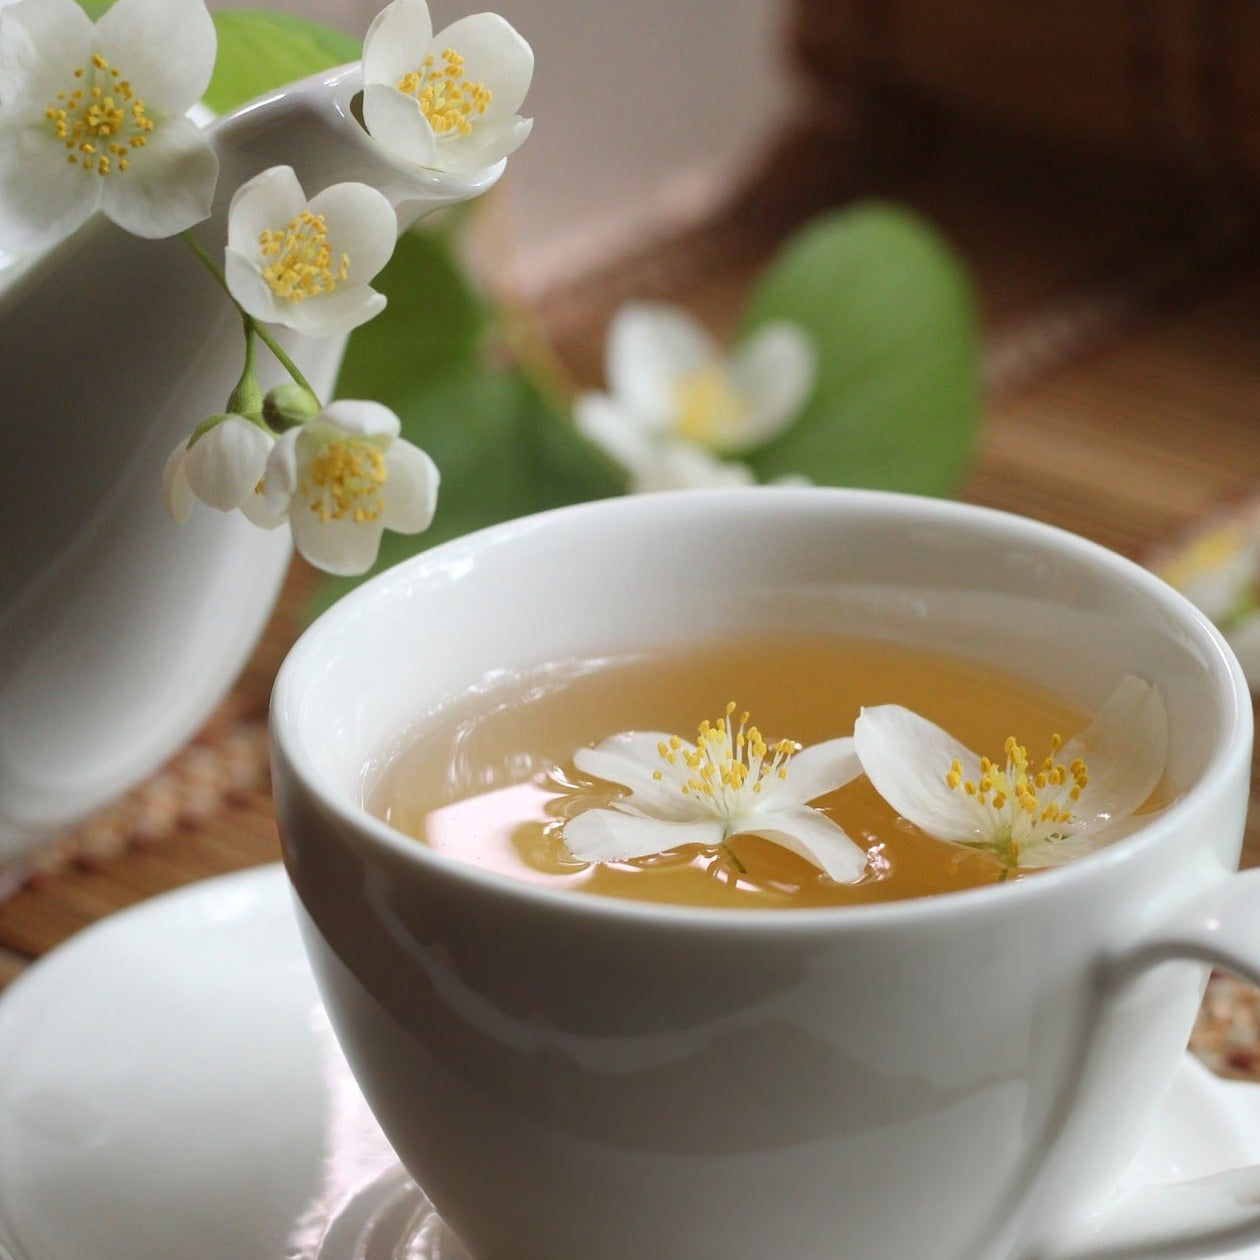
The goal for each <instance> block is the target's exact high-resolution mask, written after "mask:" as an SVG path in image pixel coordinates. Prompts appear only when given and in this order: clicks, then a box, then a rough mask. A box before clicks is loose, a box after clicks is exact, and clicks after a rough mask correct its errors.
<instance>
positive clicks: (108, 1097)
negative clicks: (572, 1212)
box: [0, 867, 1260, 1260]
mask: <svg viewBox="0 0 1260 1260" xmlns="http://www.w3.org/2000/svg"><path fill="white" fill-rule="evenodd" d="M1248 1159H1260V1089H1257V1088H1256V1087H1255V1086H1252V1085H1240V1084H1233V1083H1227V1082H1224V1081H1221V1080H1218V1079H1217V1078H1215V1077H1213V1076H1212V1075H1210V1074H1209V1073H1208V1072H1207V1071H1206V1070H1205V1069H1204V1068H1203V1067H1202V1066H1201V1065H1200V1064H1199V1063H1198V1062H1197V1061H1195V1060H1192V1059H1189V1058H1186V1059H1184V1060H1183V1061H1182V1063H1181V1065H1180V1067H1179V1068H1178V1071H1177V1076H1176V1080H1175V1081H1174V1084H1173V1088H1172V1091H1171V1093H1170V1094H1169V1097H1168V1098H1167V1099H1166V1101H1165V1103H1164V1105H1163V1106H1162V1107H1161V1109H1160V1112H1159V1115H1158V1116H1157V1117H1156V1120H1155V1123H1154V1125H1153V1127H1152V1130H1151V1132H1150V1134H1149V1135H1148V1137H1147V1140H1146V1142H1145V1143H1144V1144H1143V1146H1142V1149H1141V1151H1140V1152H1139V1153H1138V1155H1137V1157H1136V1158H1135V1159H1134V1161H1133V1163H1132V1164H1131V1165H1130V1166H1129V1168H1128V1170H1127V1171H1126V1173H1125V1176H1124V1181H1125V1183H1126V1185H1127V1186H1132V1187H1140V1186H1159V1185H1160V1184H1161V1183H1164V1182H1167V1181H1170V1180H1172V1179H1174V1178H1176V1177H1178V1176H1192V1177H1200V1176H1205V1175H1208V1174H1211V1173H1214V1172H1216V1171H1218V1170H1219V1169H1221V1168H1224V1167H1228V1166H1229V1165H1230V1164H1231V1163H1238V1162H1241V1161H1243V1160H1248ZM193 1253H195V1254H196V1255H197V1257H198V1260H398V1258H399V1257H402V1256H405V1257H406V1260H467V1253H466V1252H465V1251H463V1250H462V1249H460V1247H459V1244H458V1242H456V1240H455V1239H453V1238H452V1237H451V1235H450V1234H449V1232H448V1231H446V1230H445V1229H444V1228H443V1227H442V1226H441V1225H440V1223H439V1222H438V1221H437V1220H436V1218H435V1217H434V1215H433V1212H432V1209H431V1207H430V1206H429V1204H428V1201H427V1200H426V1199H425V1197H424V1195H423V1194H422V1193H421V1191H420V1190H419V1189H418V1187H417V1186H416V1185H415V1183H414V1182H412V1181H411V1180H410V1179H409V1178H408V1177H407V1175H406V1174H405V1173H404V1172H403V1170H402V1168H401V1166H400V1165H399V1164H398V1162H397V1160H396V1158H395V1156H394V1154H393V1151H392V1150H391V1149H390V1148H389V1145H388V1143H387V1142H386V1141H385V1138H384V1136H383V1135H382V1133H381V1131H380V1129H379V1128H378V1127H377V1126H376V1124H375V1123H374V1122H373V1120H372V1117H371V1113H370V1112H369V1111H368V1109H367V1105H366V1103H364V1101H363V1098H362V1096H361V1095H360V1094H359V1092H358V1090H357V1089H356V1088H355V1085H354V1081H353V1079H352V1078H351V1076H350V1073H349V1069H348V1068H347V1067H346V1064H345V1061H344V1059H343V1058H342V1057H341V1053H340V1051H339V1050H338V1048H337V1043H336V1041H335V1040H334V1038H333V1036H332V1033H331V1030H330V1029H329V1027H328V1023H327V1020H326V1019H325V1017H324V1014H323V1011H322V1009H321V1007H320V1004H319V999H318V996H317V995H316V993H315V988H314V983H313V981H312V980H311V976H310V970H309V968H308V967H307V965H306V960H305V957H304V956H303V953H302V947H301V944H300V942H299V939H298V934H297V930H296V926H295V924H294V921H293V914H292V910H291V907H290V899H289V891H288V888H287V881H286V880H285V878H284V875H283V872H282V871H281V870H280V869H279V868H278V867H271V868H266V869H263V870H259V871H249V872H246V873H243V874H240V875H232V876H227V877H223V878H219V879H214V880H208V881H206V882H205V883H204V884H201V885H198V886H196V887H193V888H189V889H186V890H182V891H180V892H177V893H172V894H169V895H167V896H164V897H158V898H155V899H154V900H152V901H150V902H147V903H145V904H144V905H142V906H139V907H137V908H136V909H134V910H131V911H127V912H124V913H122V914H118V915H114V916H112V917H111V918H110V919H108V920H107V921H105V922H104V923H102V924H100V925H99V926H97V927H95V928H92V929H90V930H88V931H87V932H84V933H82V934H81V935H80V936H78V937H77V938H75V939H74V940H73V941H71V942H70V943H69V944H67V945H66V946H64V947H62V948H61V949H59V950H57V951H55V952H54V953H53V954H52V955H50V956H49V957H48V958H46V959H45V960H43V961H42V962H41V963H40V964H39V965H38V966H36V967H34V968H32V969H31V970H30V972H28V973H27V975H26V976H24V977H23V978H22V980H21V981H20V982H19V983H17V984H15V985H14V986H13V987H12V988H11V989H10V990H9V991H7V992H6V993H5V994H4V995H3V997H0V1255H3V1256H5V1257H6V1260H115V1258H117V1260H172V1258H173V1257H178V1256H186V1255H189V1254H193ZM1229 1254H1230V1256H1231V1258H1232V1260H1260V1250H1257V1249H1249V1250H1246V1251H1236V1252H1231V1253H1229ZM560 1260H563V1258H560ZM642 1260H649V1257H646V1256H644V1257H642ZM1139 1260H1146V1257H1140V1258H1139Z"/></svg>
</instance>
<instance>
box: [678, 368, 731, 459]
mask: <svg viewBox="0 0 1260 1260" xmlns="http://www.w3.org/2000/svg"><path fill="white" fill-rule="evenodd" d="M747 417H748V404H747V403H746V402H745V401H744V399H743V397H742V396H741V395H740V394H738V393H737V392H736V391H735V390H734V389H732V388H731V383H730V381H729V380H728V379H727V375H726V373H725V372H724V371H723V370H722V368H721V367H720V366H718V365H716V364H715V365H713V366H711V367H707V368H701V369H700V370H699V371H696V372H691V373H689V374H688V375H686V376H683V377H680V378H679V379H678V380H677V381H676V382H675V383H674V428H675V431H676V432H677V434H678V436H679V437H680V438H682V439H683V440H684V441H687V442H692V443H694V444H695V445H697V446H708V447H721V446H723V445H726V444H727V443H729V442H730V440H731V439H732V437H733V436H734V435H735V434H736V433H737V432H738V430H739V429H740V428H742V427H743V425H744V423H745V422H746V420H747Z"/></svg>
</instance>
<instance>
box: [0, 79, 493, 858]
mask: <svg viewBox="0 0 1260 1260" xmlns="http://www.w3.org/2000/svg"><path fill="white" fill-rule="evenodd" d="M359 80H360V75H359V69H358V67H357V65H356V66H352V67H347V68H345V69H342V70H339V71H336V72H333V73H331V74H328V75H324V76H321V77H319V78H316V79H312V80H309V81H306V82H304V83H301V84H298V85H296V86H294V87H293V88H291V89H288V90H286V91H284V92H279V93H276V94H275V95H273V96H270V97H267V98H266V99H263V100H260V101H258V102H255V103H254V104H252V105H250V106H248V107H246V108H245V109H242V110H241V111H239V112H238V113H237V114H234V115H232V116H231V117H229V118H225V119H223V120H222V121H220V122H218V123H216V124H215V125H214V126H213V129H212V134H213V137H214V144H215V148H216V150H217V152H218V154H219V159H220V163H221V167H220V176H219V183H218V192H217V196H216V202H215V211H214V215H213V217H212V218H211V219H210V220H208V221H207V222H206V223H204V224H202V225H200V226H199V227H198V228H197V229H196V235H197V236H198V237H199V239H200V240H201V241H202V243H203V244H204V245H205V246H206V247H207V248H208V249H209V250H210V251H211V252H212V253H218V252H219V251H221V249H222V245H223V241H224V237H225V234H226V209H227V204H228V202H229V200H230V199H231V196H232V194H233V192H234V191H235V190H236V189H237V188H238V187H239V186H240V185H241V184H242V183H243V182H244V181H245V180H246V179H248V178H249V177H251V176H252V175H254V174H256V173H257V172H258V171H259V170H262V169H264V168H265V167H268V166H271V165H274V164H278V163H286V164H288V165H291V166H292V167H294V169H295V170H296V171H297V173H298V177H299V179H300V180H301V181H302V182H303V184H304V187H305V189H306V191H307V193H308V195H310V194H313V193H314V192H315V191H318V190H319V189H320V188H322V187H325V186H326V185H328V184H331V183H335V182H338V181H341V180H346V179H355V180H362V181H364V182H366V183H370V184H373V185H375V186H377V187H378V188H380V189H381V190H382V191H383V192H384V193H385V194H386V195H387V196H389V197H390V199H391V200H392V201H393V202H394V204H395V206H396V207H397V210H398V215H399V222H400V226H405V225H406V224H407V223H409V222H411V221H412V220H413V219H415V218H416V217H417V216H418V215H420V214H422V213H424V212H426V211H428V210H432V209H435V208H437V207H439V206H443V205H449V204H451V203H453V202H457V201H463V200H465V199H467V198H469V197H472V196H474V195H476V194H477V193H479V192H481V191H483V190H484V189H485V188H486V187H488V186H489V185H490V184H492V183H493V182H494V181H495V180H496V179H497V178H498V176H499V174H500V173H501V171H502V169H503V164H502V163H500V164H499V165H498V166H496V167H493V168H490V169H489V170H487V171H484V172H481V173H480V174H479V175H477V176H475V177H468V176H460V177H455V178H451V177H444V176H440V175H437V174H435V173H431V172H422V171H418V170H416V169H415V168H411V169H405V168H403V167H400V166H399V165H398V164H397V163H395V162H393V161H392V160H390V159H389V158H387V157H385V156H384V155H383V154H381V153H380V152H379V151H378V150H377V148H376V147H375V146H374V145H373V143H372V141H371V139H370V138H369V137H368V136H367V135H366V133H365V132H364V131H363V130H362V128H361V127H360V126H359V124H358V123H357V122H356V121H355V119H354V117H353V114H352V111H351V103H352V101H353V98H354V96H355V94H356V93H357V92H358V90H359ZM15 271H16V274H15V275H13V276H12V278H11V279H10V280H9V282H8V284H7V287H6V288H5V290H4V292H3V293H0V380H2V381H3V382H4V407H3V417H4V419H3V422H2V423H3V431H4V448H5V458H4V459H3V461H0V864H3V863H4V862H5V861H6V860H7V859H11V858H12V857H14V856H16V855H18V854H20V853H22V852H24V851H25V850H27V849H29V848H30V847H32V846H33V845H36V844H38V843H39V842H40V841H41V840H43V839H45V838H46V837H47V836H48V835H50V834H51V833H53V832H54V831H56V830H58V829H60V828H63V827H66V826H68V825H69V824H71V823H73V822H74V821H76V820H78V819H79V818H81V817H82V816H84V815H86V814H87V813H89V812H90V811H92V810H94V809H96V808H99V807H100V806H101V805H102V804H103V803H105V802H106V801H108V800H109V799H110V798H111V797H113V796H116V795H118V794H119V793H121V792H122V791H124V790H125V789H126V788H128V787H130V786H131V785H132V784H133V783H135V782H137V781H139V780H141V779H142V778H144V777H145V776H146V775H148V774H149V773H151V772H152V771H153V770H154V769H155V768H156V767H157V766H158V765H159V764H160V763H161V762H162V761H163V760H164V759H165V758H167V757H168V756H170V755H171V754H172V753H173V752H174V751H175V750H176V749H177V748H178V747H179V746H180V745H181V744H182V743H183V742H184V741H185V740H186V739H187V738H188V737H189V736H190V735H191V734H192V733H193V732H194V731H195V730H196V729H197V728H198V727H199V726H200V725H201V723H203V722H204V721H205V719H206V718H207V717H208V716H209V714H210V712H211V711H212V709H213V708H214V706H215V705H216V704H217V703H218V702H219V701H220V700H221V699H222V697H223V695H224V694H225V693H226V692H227V691H228V689H229V688H230V687H231V685H232V683H233V682H234V680H235V679H236V676H237V674H238V673H239V671H240V669H241V667H242V666H243V665H244V663H245V661H246V660H247V659H248V657H249V654H250V652H251V650H252V649H253V646H254V643H255V641H256V639H257V637H258V635H259V634H260V632H261V631H262V628H263V626H264V624H265V623H266V620H267V617H268V615H269V614H270V612H271V609H272V606H273V604H274V601H275V597H276V594H277V591H278V588H279V585H280V581H281V579H282V577H283V575H284V572H285V570H286V567H287V565H288V561H289V556H290V544H289V540H288V531H287V530H284V529H282V530H277V531H275V532H274V533H270V534H264V533H262V532H261V531H259V530H256V529H254V528H253V527H252V526H250V525H249V524H247V523H246V522H245V521H244V520H243V519H242V518H241V517H240V515H239V514H236V513H234V514H232V515H231V516H227V515H223V514H221V513H217V512H213V511H210V510H208V509H201V508H199V509H198V510H197V511H196V512H194V514H193V518H192V519H191V520H190V521H188V523H187V524H185V525H183V526H179V525H176V524H175V523H174V522H173V521H172V520H170V518H169V517H168V516H167V515H166V513H165V511H164V509H163V506H162V500H161V481H162V468H163V465H164V463H165V461H166V457H167V455H168V454H169V453H170V451H171V450H172V449H173V447H174V446H175V444H176V442H177V441H179V440H180V438H181V437H186V436H187V435H188V434H189V433H190V432H191V431H192V429H193V427H194V426H195V425H197V424H198V423H199V422H200V421H201V420H202V419H204V418H205V417H206V416H209V415H212V414H214V413H216V412H220V411H222V410H223V409H224V405H225V403H226V401H227V397H228V395H229V393H230V392H231V390H232V388H233V386H234V385H235V383H236V381H237V379H238V377H239V375H240V371H241V365H242V358H241V355H242V347H243V342H242V337H241V328H240V320H239V317H238V316H237V315H236V314H235V312H234V310H233V308H232V306H231V304H230V302H229V301H228V299H227V297H226V295H225V294H224V293H223V292H222V291H221V290H220V289H219V288H218V287H217V286H216V285H215V283H214V282H213V281H212V280H211V279H210V277H209V276H208V275H207V273H206V272H205V271H204V270H203V268H202V266H201V264H200V263H199V262H198V261H197V260H196V258H195V257H194V256H193V254H192V252H191V251H190V250H189V249H188V248H187V246H186V245H185V244H184V243H183V242H182V241H179V240H178V239H176V240H170V241H143V240H139V239H137V238H134V237H131V236H128V235H127V234H126V233H124V232H122V231H120V230H118V229H116V228H115V227H114V226H113V225H112V224H110V223H108V222H106V221H104V220H99V221H94V222H92V223H90V224H89V225H88V226H86V227H85V228H84V229H83V230H82V231H80V232H79V233H78V234H76V235H75V236H74V237H72V238H71V239H70V240H69V241H67V242H65V243H64V244H63V245H61V246H60V247H58V248H57V249H55V250H54V251H52V252H51V253H50V254H48V255H46V256H45V257H43V258H42V259H40V260H38V261H37V262H34V263H32V264H31V265H29V266H26V267H23V268H16V269H15ZM284 340H285V343H286V345H287V347H288V348H289V350H290V351H291V353H292V355H293V357H294V359H295V360H296V361H297V362H298V364H299V365H300V366H301V367H302V369H303V371H304V372H305V373H306V374H307V376H308V378H309V379H310V381H311V383H312V384H313V385H314V387H315V388H316V390H317V391H319V392H320V394H321V396H322V397H327V395H328V392H329V390H330V389H331V387H332V384H333V381H334V379H335V376H336V371H337V367H338V364H339V362H340V358H341V353H342V349H343V345H344V341H343V339H328V340H320V341H316V340H311V339H305V338H298V337H286V338H284ZM259 367H260V377H261V379H262V380H263V384H264V388H266V387H267V386H269V385H270V384H274V383H277V382H278V381H279V380H281V379H282V377H281V375H280V374H279V372H277V371H273V369H272V367H271V364H270V362H269V360H268V356H267V354H266V352H265V351H264V352H260V354H259Z"/></svg>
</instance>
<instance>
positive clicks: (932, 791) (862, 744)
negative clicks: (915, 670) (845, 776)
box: [853, 704, 990, 843]
mask: <svg viewBox="0 0 1260 1260" xmlns="http://www.w3.org/2000/svg"><path fill="white" fill-rule="evenodd" d="M853 743H854V747H855V748H856V750H857V755H858V759H859V760H860V761H861V763H862V769H863V770H864V771H865V772H866V776H867V778H869V779H870V781H871V783H872V784H873V785H874V788H875V790H876V791H877V792H878V793H879V794H880V796H882V797H883V798H884V800H886V801H887V802H888V803H889V805H891V806H892V807H893V809H895V810H896V811H897V813H899V814H900V815H901V816H902V817H903V818H906V819H908V820H909V821H910V822H912V823H914V825H915V826H916V827H918V828H920V829H921V830H923V831H926V832H927V833H928V834H929V835H933V836H937V837H939V838H940V839H942V840H956V841H960V842H962V843H975V842H976V841H977V840H983V839H985V838H986V833H987V832H988V831H989V830H990V828H989V827H988V825H987V822H986V816H985V814H984V812H983V811H982V810H981V809H980V808H979V807H977V806H975V805H974V803H973V802H972V801H971V800H970V798H968V797H967V796H966V795H965V793H962V792H956V791H953V790H952V789H951V788H950V787H949V785H948V784H947V783H946V782H945V776H946V774H948V773H949V768H950V765H951V764H952V763H953V762H954V761H955V760H957V761H959V762H960V763H961V764H962V767H963V775H964V777H965V778H970V779H973V780H974V779H976V778H978V777H979V764H980V763H979V758H978V757H977V756H976V754H975V753H973V752H971V751H970V750H969V749H967V748H965V747H964V746H963V745H962V744H960V743H959V742H958V741H957V740H956V739H954V737H953V736H952V735H950V734H948V733H947V732H946V731H943V730H942V729H941V728H940V727H939V726H937V725H936V724H935V723H933V722H929V721H928V720H927V719H926V718H923V717H920V716H919V715H918V714H917V713H915V712H913V711H912V710H910V709H907V708H904V707H902V706H901V705H898V704H881V705H875V706H873V707H870V708H864V709H863V710H862V712H861V713H860V714H859V715H858V720H857V722H856V723H855V724H854V727H853Z"/></svg>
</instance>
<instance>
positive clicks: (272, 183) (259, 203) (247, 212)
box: [227, 166, 306, 258]
mask: <svg viewBox="0 0 1260 1260" xmlns="http://www.w3.org/2000/svg"><path fill="white" fill-rule="evenodd" d="M305 204H306V194H305V193H304V192H303V191H302V185H301V183H300V182H299V181H298V177H297V174H296V172H295V171H294V170H293V168H292V167H291V166H270V167H268V168H267V169H266V170H265V171H260V172H259V173H258V174H257V175H255V176H254V177H253V178H252V179H248V180H246V181H245V183H243V184H242V185H241V186H240V187H239V188H238V189H237V190H236V192H234V193H233V194H232V201H231V203H230V204H229V206H228V231H227V247H228V249H229V250H231V251H233V252H234V253H238V254H240V255H241V256H242V257H244V258H257V256H258V239H259V237H261V236H262V234H263V233H264V232H267V231H271V230H273V229H274V228H277V227H281V226H283V225H284V224H286V223H288V222H289V221H290V220H291V219H294V218H296V217H297V216H298V215H299V214H301V213H302V208H303V206H305Z"/></svg>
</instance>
